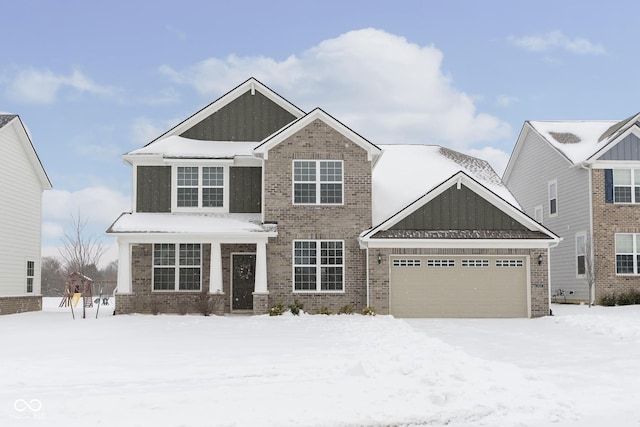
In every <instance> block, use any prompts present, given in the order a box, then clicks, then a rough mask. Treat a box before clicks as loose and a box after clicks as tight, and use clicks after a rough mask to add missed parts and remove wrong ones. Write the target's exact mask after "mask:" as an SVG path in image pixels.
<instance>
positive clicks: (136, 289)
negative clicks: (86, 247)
mask: <svg viewBox="0 0 640 427" xmlns="http://www.w3.org/2000/svg"><path fill="white" fill-rule="evenodd" d="M129 215H131V214H129ZM135 215H137V216H140V215H141V214H135ZM147 216H148V215H147ZM157 216H158V214H153V219H154V221H155V222H156V225H155V226H154V227H153V228H154V230H153V231H149V232H143V231H142V230H141V229H144V227H143V226H142V225H141V224H140V220H141V219H143V218H137V219H136V221H132V220H131V219H129V218H127V219H128V220H129V222H131V224H127V221H125V222H116V223H115V224H114V226H112V227H111V229H110V230H111V232H112V233H114V234H117V240H118V246H119V259H118V287H117V290H116V313H117V314H119V313H154V314H155V313H180V314H186V313H198V312H202V313H204V310H205V307H204V305H203V304H207V305H208V306H209V311H210V312H211V313H214V314H223V313H230V312H239V313H255V314H263V313H266V312H267V311H268V306H267V304H268V288H267V244H268V239H269V237H275V236H276V235H277V231H276V227H275V225H272V224H266V225H265V224H260V223H257V222H256V221H250V222H247V220H246V219H244V218H237V216H236V217H235V218H233V219H234V221H229V219H230V218H229V216H224V217H222V218H221V217H220V216H212V215H200V216H193V215H179V217H181V218H182V219H183V220H185V219H190V220H193V221H196V222H202V220H203V219H204V220H206V221H205V223H204V224H202V223H201V224H200V225H201V226H202V225H207V227H200V230H201V232H200V233H194V232H192V231H191V230H190V229H188V227H186V226H178V224H171V221H169V223H168V224H167V223H165V224H163V225H162V229H160V228H161V227H160V226H159V225H157V223H158V221H157ZM165 216H171V219H174V217H175V216H174V215H165ZM185 216H186V217H187V218H184V217H185ZM203 217H204V218H203ZM221 221H223V222H224V226H222V224H220V222H221ZM212 223H214V224H217V225H216V226H214V225H213V224H212ZM116 226H117V227H116ZM191 226H192V227H193V224H191ZM180 227H183V229H182V230H181V229H180ZM184 228H186V229H184ZM123 230H128V231H126V232H123Z"/></svg>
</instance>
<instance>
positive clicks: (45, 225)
mask: <svg viewBox="0 0 640 427" xmlns="http://www.w3.org/2000/svg"><path fill="white" fill-rule="evenodd" d="M62 236H64V227H63V226H62V225H60V224H59V223H57V222H51V221H43V222H42V237H43V238H44V239H51V238H61V237H62Z"/></svg>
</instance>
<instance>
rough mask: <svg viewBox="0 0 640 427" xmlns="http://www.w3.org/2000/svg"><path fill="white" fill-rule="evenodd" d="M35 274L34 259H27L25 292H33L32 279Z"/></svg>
mask: <svg viewBox="0 0 640 427" xmlns="http://www.w3.org/2000/svg"><path fill="white" fill-rule="evenodd" d="M35 274H36V263H35V261H27V293H28V294H32V293H33V279H34V278H35Z"/></svg>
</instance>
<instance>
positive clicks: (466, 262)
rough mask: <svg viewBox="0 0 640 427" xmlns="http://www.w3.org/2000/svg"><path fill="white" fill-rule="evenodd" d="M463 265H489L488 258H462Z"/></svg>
mask: <svg viewBox="0 0 640 427" xmlns="http://www.w3.org/2000/svg"><path fill="white" fill-rule="evenodd" d="M461 264H462V266H463V267H489V260H488V259H463V260H462V263H461Z"/></svg>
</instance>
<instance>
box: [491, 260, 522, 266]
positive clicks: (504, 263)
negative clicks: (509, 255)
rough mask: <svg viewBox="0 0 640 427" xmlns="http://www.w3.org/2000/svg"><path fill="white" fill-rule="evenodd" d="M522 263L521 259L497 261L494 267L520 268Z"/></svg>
mask: <svg viewBox="0 0 640 427" xmlns="http://www.w3.org/2000/svg"><path fill="white" fill-rule="evenodd" d="M523 265H524V263H523V262H522V260H521V259H497V260H496V267H522V266H523Z"/></svg>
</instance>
